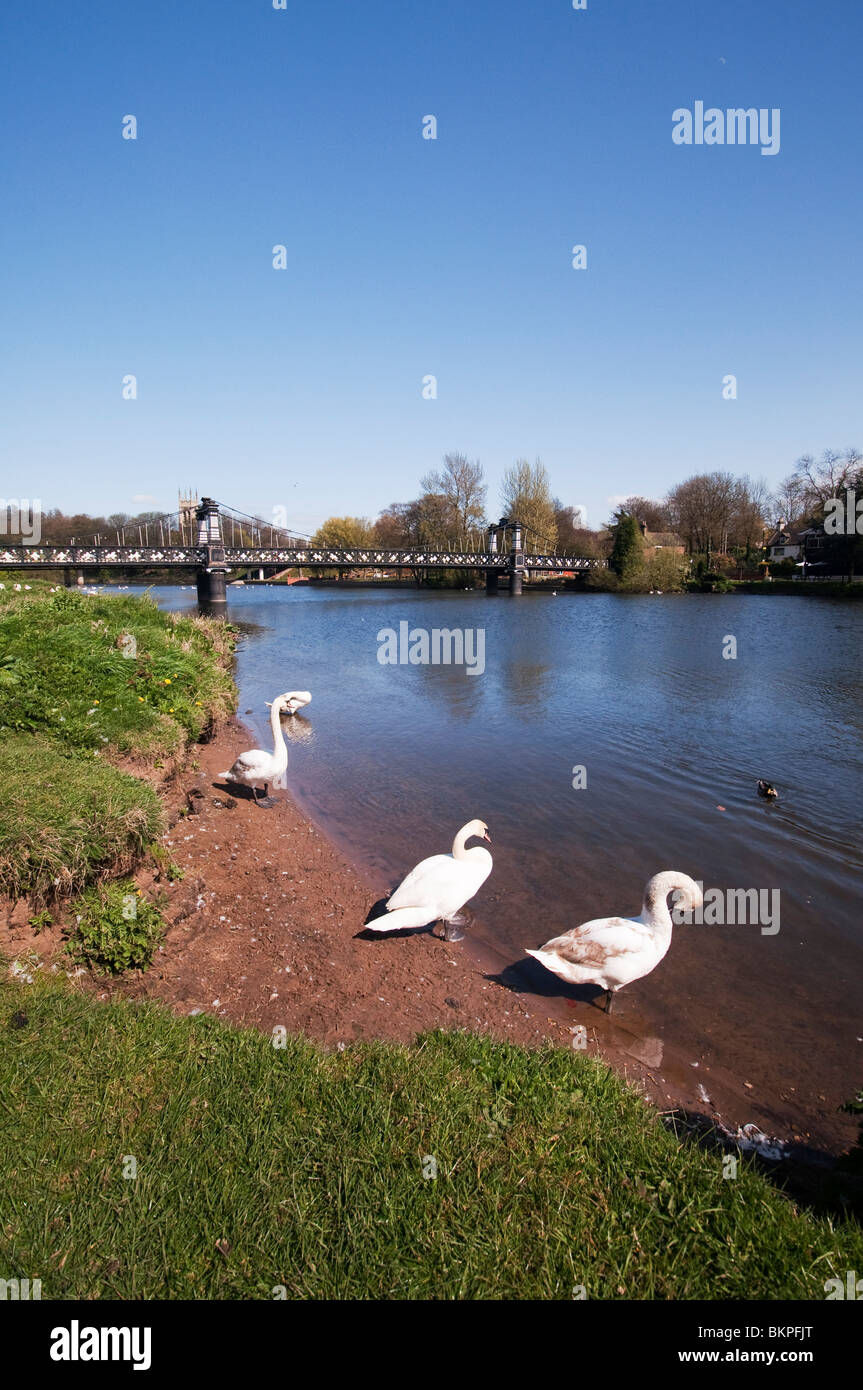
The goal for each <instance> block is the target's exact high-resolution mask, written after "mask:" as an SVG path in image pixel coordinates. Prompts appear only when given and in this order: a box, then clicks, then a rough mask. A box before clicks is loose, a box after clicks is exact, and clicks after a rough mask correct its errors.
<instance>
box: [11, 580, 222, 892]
mask: <svg viewBox="0 0 863 1390" xmlns="http://www.w3.org/2000/svg"><path fill="white" fill-rule="evenodd" d="M231 650H232V641H231V634H230V631H229V630H227V629H226V628H225V626H224V624H221V623H218V622H213V621H211V620H207V619H203V618H197V617H178V616H175V615H173V614H167V613H163V612H161V611H160V610H159V609H158V607H157V606H156V604H155V603H153V602H152V601H151V600H149V599H148V598H135V597H130V596H125V595H124V596H118V597H115V598H107V597H101V596H93V597H89V596H87V595H85V594H79V593H74V592H72V593H70V592H67V591H66V590H62V589H60V590H57V591H56V592H54V593H51V592H50V590H49V589H48V588H47V586H42V587H41V588H40V587H38V586H34V588H33V589H32V590H31V591H30V592H25V591H23V590H22V592H20V593H15V592H14V591H13V590H11V589H10V588H9V587H7V588H6V589H5V590H3V591H2V592H0V777H2V779H3V784H4V789H5V793H6V794H5V797H4V800H3V804H2V808H0V889H2V891H3V892H5V893H7V894H9V895H11V896H18V895H21V894H25V893H26V894H30V895H31V896H32V897H33V898H34V900H36V901H40V900H44V899H46V898H48V897H49V896H51V895H52V894H55V893H68V892H71V891H73V890H76V889H78V888H81V887H83V886H84V885H85V884H87V883H88V882H92V881H94V880H96V879H99V878H101V877H105V876H107V875H110V874H116V873H119V872H122V871H124V870H125V869H126V868H127V867H128V866H129V865H130V864H131V863H133V862H134V860H135V859H136V857H137V856H139V855H140V854H141V852H142V851H143V849H144V846H145V845H146V844H147V843H148V842H149V841H151V840H152V839H153V838H154V837H155V836H156V835H157V834H158V833H159V832H160V830H161V828H162V813H161V807H160V803H159V798H158V796H157V794H156V792H155V791H154V789H153V785H152V784H153V783H158V781H159V780H160V776H161V775H162V774H163V773H164V770H165V768H166V766H167V765H168V764H169V763H170V760H172V759H175V758H176V757H178V756H179V755H181V754H182V753H183V751H184V750H185V748H186V747H187V745H188V744H189V743H191V742H193V741H194V740H196V739H197V738H199V737H200V736H201V734H202V733H203V732H204V731H205V730H206V729H207V727H208V726H210V725H212V723H213V722H214V721H215V720H217V719H219V718H223V717H225V716H226V715H228V714H229V713H231V712H232V710H233V707H234V694H235V691H234V685H233V680H232V677H231V674H230V660H231ZM134 774H140V775H134ZM145 777H146V778H149V781H147V780H144V778H145Z"/></svg>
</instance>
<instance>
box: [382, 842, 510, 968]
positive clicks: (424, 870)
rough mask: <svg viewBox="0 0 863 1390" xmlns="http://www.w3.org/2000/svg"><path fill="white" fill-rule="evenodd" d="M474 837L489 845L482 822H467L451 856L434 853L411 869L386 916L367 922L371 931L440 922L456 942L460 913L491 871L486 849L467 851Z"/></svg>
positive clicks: (447, 936) (388, 906) (394, 895)
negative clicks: (469, 841) (468, 844)
mask: <svg viewBox="0 0 863 1390" xmlns="http://www.w3.org/2000/svg"><path fill="white" fill-rule="evenodd" d="M474 836H476V838H477V839H483V840H487V841H488V843H489V844H491V836H490V835H489V833H488V826H487V825H486V823H485V821H481V820H471V821H468V823H467V825H463V826H462V828H461V830H460V831H459V832H458V834H457V835H456V837H455V839H454V840H453V843H452V853H451V854H433V855H432V856H431V858H429V859H423V860H422V861H421V863H419V864H417V866H416V868H415V869H411V871H410V873H409V874H408V876H407V878H405V879H403V880H402V882H401V883H400V884H399V886H398V888H397V889H396V891H395V892H394V893H393V894H392V895H391V897H390V899H389V901H388V903H387V910H386V915H385V916H383V917H376V918H375V919H374V921H372V922H369V923H368V926H369V928H370V930H371V931H398V930H399V929H400V928H402V927H425V926H428V924H429V923H430V922H441V921H442V922H444V923H445V935H446V938H447V940H449V941H457V940H459V939H460V937H461V935H462V933H461V932H460V931H459V927H460V926H462V925H463V923H464V919H463V918H462V917H461V915H460V910H461V908H463V907H464V905H465V903H466V902H469V901H470V899H471V898H472V897H473V896H474V894H476V893H478V892H479V890H480V888H481V887H482V885H483V884H484V883H485V881H486V879H487V878H488V876H489V874H490V873H491V868H492V857H491V855H490V854H489V852H488V850H487V849H484V848H483V846H482V845H474V846H473V847H472V848H471V849H468V848H467V842H468V840H470V839H472V838H473V837H474Z"/></svg>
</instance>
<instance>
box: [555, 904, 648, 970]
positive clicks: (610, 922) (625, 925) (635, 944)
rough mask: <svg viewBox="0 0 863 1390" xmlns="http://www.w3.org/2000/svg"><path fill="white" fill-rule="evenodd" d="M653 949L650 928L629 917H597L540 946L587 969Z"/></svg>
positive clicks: (597, 968)
mask: <svg viewBox="0 0 863 1390" xmlns="http://www.w3.org/2000/svg"><path fill="white" fill-rule="evenodd" d="M653 949H655V945H654V935H653V932H651V931H650V930H649V929H648V928H647V927H645V926H643V925H642V924H641V923H640V922H636V921H633V919H632V918H629V917H597V918H595V919H594V921H592V922H584V923H583V924H582V925H581V926H580V927H573V929H572V931H568V932H564V933H563V935H562V936H555V937H552V939H551V941H546V943H545V945H544V946H541V947H540V950H541V951H542V952H544V953H545V952H547V953H548V954H550V955H555V956H558V957H559V958H560V959H561V960H563V961H566V963H567V964H568V965H576V966H580V967H581V968H582V969H588V970H604V969H606V968H607V966H608V965H609V963H610V962H611V961H612V959H615V958H616V960H617V962H618V963H620V964H623V959H622V958H625V957H627V956H635V955H640V954H641V953H642V952H643V951H646V950H653ZM624 968H625V966H624Z"/></svg>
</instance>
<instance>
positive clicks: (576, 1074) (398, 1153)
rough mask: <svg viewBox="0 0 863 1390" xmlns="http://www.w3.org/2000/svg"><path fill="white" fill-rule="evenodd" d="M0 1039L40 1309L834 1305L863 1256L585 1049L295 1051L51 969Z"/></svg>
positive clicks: (856, 1238)
mask: <svg viewBox="0 0 863 1390" xmlns="http://www.w3.org/2000/svg"><path fill="white" fill-rule="evenodd" d="M0 1038H2V1044H3V1045H2V1047H0V1185H2V1189H3V1191H2V1200H0V1276H2V1277H13V1276H16V1275H17V1276H18V1277H21V1278H23V1277H30V1278H37V1277H38V1278H41V1279H42V1281H43V1298H59V1299H68V1298H126V1299H128V1298H261V1299H268V1298H271V1297H273V1290H274V1289H276V1288H278V1287H279V1286H283V1287H284V1289H285V1290H286V1293H287V1296H288V1297H289V1298H296V1297H300V1298H376V1299H393V1298H396V1299H398V1298H474V1299H476V1298H480V1299H481V1298H517V1299H526V1298H540V1299H548V1298H553V1299H554V1298H560V1299H570V1298H572V1296H573V1289H575V1288H576V1287H577V1286H579V1285H583V1286H584V1288H585V1291H586V1295H587V1297H588V1298H621V1297H628V1298H644V1299H648V1298H660V1299H670V1298H677V1299H694V1298H707V1299H724V1298H733V1299H764V1298H766V1299H776V1298H793V1299H801V1298H816V1299H821V1298H823V1297H824V1293H823V1285H824V1281H825V1280H826V1279H828V1278H830V1277H833V1276H839V1277H842V1278H844V1276H845V1272H846V1271H847V1270H849V1269H858V1270H859V1269H861V1268H863V1232H861V1229H860V1227H859V1226H857V1225H856V1224H854V1223H853V1222H850V1221H849V1222H848V1223H847V1224H845V1223H843V1224H839V1225H831V1223H830V1221H829V1220H827V1219H825V1218H821V1217H815V1216H813V1215H811V1214H809V1213H807V1212H803V1213H800V1214H798V1213H797V1212H795V1209H794V1207H793V1206H792V1204H791V1202H790V1201H789V1200H788V1199H787V1198H786V1197H784V1196H783V1195H782V1194H781V1193H779V1192H777V1191H776V1190H775V1189H774V1188H773V1187H771V1186H770V1185H769V1184H768V1183H767V1182H766V1181H765V1180H764V1179H763V1178H762V1177H761V1176H759V1174H758V1173H757V1172H755V1171H753V1170H752V1169H751V1168H750V1167H749V1166H748V1165H747V1164H746V1163H745V1162H743V1161H742V1160H741V1163H740V1168H739V1173H738V1177H737V1178H736V1179H734V1180H729V1179H723V1176H722V1158H721V1155H719V1154H718V1153H716V1154H714V1153H711V1152H707V1151H705V1150H704V1149H701V1148H698V1147H696V1146H693V1145H690V1144H686V1143H683V1142H682V1141H678V1139H676V1138H675V1137H674V1136H673V1135H672V1134H669V1133H668V1131H667V1130H666V1129H664V1128H663V1126H662V1125H661V1123H660V1122H659V1120H658V1119H657V1117H656V1116H655V1114H654V1113H653V1112H652V1111H651V1110H650V1109H649V1108H648V1107H647V1106H645V1105H644V1104H642V1102H641V1101H640V1100H639V1099H638V1097H637V1096H636V1095H635V1094H634V1093H633V1092H632V1091H631V1090H629V1089H628V1088H627V1087H626V1086H625V1085H624V1083H623V1082H622V1081H620V1080H619V1079H618V1078H616V1077H615V1076H614V1075H613V1073H611V1072H610V1071H609V1070H608V1069H607V1068H605V1067H604V1066H603V1065H602V1064H601V1063H598V1062H596V1061H595V1060H593V1059H590V1058H586V1057H584V1056H582V1055H579V1054H576V1053H574V1052H567V1051H564V1050H562V1049H547V1050H544V1051H540V1052H529V1051H526V1050H523V1049H520V1048H517V1047H515V1046H511V1045H507V1044H492V1043H490V1042H487V1041H484V1040H480V1039H477V1038H474V1037H471V1036H470V1035H467V1034H444V1033H433V1034H430V1035H428V1036H426V1037H425V1038H424V1039H422V1040H421V1041H420V1042H419V1043H418V1044H417V1045H415V1046H413V1047H407V1048H406V1047H399V1046H395V1045H384V1044H377V1045H364V1046H361V1047H357V1048H349V1049H347V1050H345V1051H344V1052H341V1053H339V1052H335V1053H331V1054H326V1053H323V1052H322V1051H320V1050H319V1049H318V1048H316V1047H314V1046H313V1045H311V1044H310V1043H308V1042H307V1041H304V1040H303V1039H301V1038H296V1037H290V1036H288V1037H287V1038H286V1046H285V1047H284V1048H283V1049H279V1048H275V1047H273V1046H272V1043H271V1040H270V1039H268V1038H266V1037H262V1036H260V1035H259V1034H257V1033H254V1032H249V1031H241V1030H238V1029H230V1028H227V1027H225V1026H223V1025H221V1024H220V1023H218V1022H217V1021H216V1020H214V1019H211V1018H207V1017H203V1016H202V1017H199V1018H197V1019H187V1020H177V1019H175V1018H173V1017H172V1016H171V1015H169V1014H168V1013H167V1012H166V1011H164V1010H163V1009H161V1008H159V1007H158V1006H155V1005H132V1004H129V1003H127V1002H123V1003H113V1004H110V1005H106V1004H101V1003H99V1002H98V1001H95V1000H93V999H92V998H89V997H87V996H84V995H81V994H78V993H77V992H75V991H73V990H71V989H70V988H68V987H67V986H66V985H65V983H64V985H63V986H60V985H59V984H58V982H57V980H56V979H44V978H43V977H42V976H41V974H39V973H38V972H37V974H36V978H35V983H34V984H32V985H29V986H24V985H21V984H9V985H5V986H3V987H2V988H0ZM426 1155H430V1156H431V1157H433V1158H434V1159H435V1160H436V1163H437V1177H436V1178H431V1179H424V1177H423V1161H424V1156H426ZM130 1157H132V1158H134V1159H135V1160H136V1163H137V1177H135V1178H134V1179H131V1178H124V1176H123V1172H124V1165H125V1166H126V1170H127V1171H129V1170H130V1166H131V1165H130V1164H129V1158H130ZM427 1166H428V1165H427Z"/></svg>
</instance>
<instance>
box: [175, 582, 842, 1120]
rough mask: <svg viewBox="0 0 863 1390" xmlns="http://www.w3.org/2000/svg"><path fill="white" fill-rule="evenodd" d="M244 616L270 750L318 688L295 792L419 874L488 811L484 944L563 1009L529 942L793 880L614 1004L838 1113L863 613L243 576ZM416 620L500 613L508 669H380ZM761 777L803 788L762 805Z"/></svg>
mask: <svg viewBox="0 0 863 1390" xmlns="http://www.w3.org/2000/svg"><path fill="white" fill-rule="evenodd" d="M156 596H157V597H158V598H159V601H160V602H161V603H162V604H164V605H165V606H169V607H172V608H185V607H187V606H190V607H191V606H193V604H194V599H195V595H194V591H193V590H184V591H180V590H177V589H162V590H157V591H156ZM229 616H230V617H231V618H232V619H233V620H235V621H236V622H238V623H241V624H251V625H254V626H253V627H252V628H250V629H249V630H248V631H247V632H246V635H245V636H244V639H243V641H242V643H241V646H240V650H239V655H238V672H237V674H238V681H239V686H240V692H241V695H240V707H239V708H240V712H241V714H243V717H244V718H245V721H246V722H247V724H249V725H250V727H252V728H253V729H254V730H255V731H256V732H257V733H258V734H259V736H260V739H261V742H262V744H263V746H267V739H268V736H269V725H268V711H267V710H266V708H265V701H266V700H268V699H272V698H273V696H274V695H275V694H277V693H280V692H281V691H283V690H288V689H309V690H311V692H312V695H313V702H312V704H311V705H310V706H309V708H308V710H307V711H306V717H305V718H298V719H297V720H295V721H294V722H293V728H292V730H291V732H292V733H293V734H294V738H293V742H292V746H291V751H290V767H289V774H288V775H289V784H290V787H291V791H292V793H293V794H294V796H295V797H296V798H297V800H298V801H299V803H300V805H301V806H302V807H303V809H305V810H306V811H307V813H308V814H310V815H311V816H312V818H313V819H315V820H316V821H317V822H318V823H319V824H320V825H321V826H322V828H323V829H324V830H325V831H326V832H327V833H328V834H329V835H330V836H331V838H333V839H334V840H336V841H337V842H338V843H339V844H340V845H341V846H342V847H343V848H345V849H347V850H348V851H349V853H350V854H351V856H352V858H353V859H354V860H355V861H357V862H359V863H362V864H363V865H365V866H367V867H369V868H370V869H372V870H373V871H375V873H376V874H377V875H378V876H379V877H380V878H381V880H382V881H384V882H389V883H390V884H392V885H394V884H395V883H396V882H397V881H398V880H399V879H400V878H401V877H402V875H403V874H404V872H405V871H406V870H407V869H409V868H410V867H411V866H412V865H413V864H414V863H416V862H417V861H418V860H419V859H421V858H423V857H424V856H425V855H427V854H432V853H437V852H441V851H445V850H448V849H449V847H450V844H451V841H452V836H453V834H454V832H455V830H457V829H458V827H459V826H460V825H462V824H463V822H465V821H466V820H469V819H471V818H472V817H474V816H479V817H480V818H482V819H483V820H485V821H487V822H488V824H489V826H490V829H491V835H492V840H493V854H494V858H495V866H494V870H493V872H492V875H491V877H490V879H489V880H488V881H487V882H486V884H485V886H484V888H483V889H482V890H481V892H480V894H479V895H478V897H477V898H476V899H475V900H474V903H473V905H472V906H473V910H474V912H475V914H476V919H477V920H476V923H475V925H474V927H473V928H472V929H471V931H470V933H469V944H473V945H474V946H475V947H476V948H477V949H482V950H484V951H485V952H486V958H487V959H489V960H493V961H494V962H496V964H497V966H498V968H499V969H501V970H502V971H503V973H504V978H507V977H509V979H510V981H511V982H514V983H515V987H517V988H519V987H521V988H524V989H525V990H529V991H531V992H532V994H531V997H534V998H535V997H536V995H537V994H539V995H540V996H545V997H544V998H543V999H542V1007H543V1009H544V1010H545V1011H546V1012H552V1011H553V1008H554V1007H555V1006H556V1007H557V1008H558V1011H559V1010H560V1008H561V1001H562V1000H564V998H565V997H568V998H569V999H570V1000H573V999H575V998H576V997H577V992H574V991H572V990H571V989H569V988H568V987H567V986H564V985H563V984H561V983H560V982H558V981H557V980H556V979H554V977H550V976H547V975H546V973H545V972H544V971H543V970H542V968H541V967H540V966H538V965H536V964H535V963H533V962H530V963H528V964H524V957H523V948H524V947H525V946H537V945H539V944H540V943H542V942H543V941H545V940H547V939H548V938H549V937H551V936H554V935H555V934H558V933H560V932H562V931H565V930H567V929H568V928H570V927H572V926H575V925H577V924H578V923H579V922H583V921H586V920H588V919H589V918H592V917H597V916H607V915H615V914H622V915H635V914H637V913H638V912H639V910H640V906H641V899H642V892H643V889H644V885H645V883H646V881H647V879H649V878H650V877H651V875H652V874H654V873H657V872H659V871H660V870H663V869H678V870H682V871H683V872H684V873H686V874H688V875H690V877H692V878H694V879H696V880H700V881H702V882H703V883H704V885H705V887H706V888H718V889H721V890H723V891H724V890H727V889H750V888H755V889H758V890H767V892H768V894H770V895H771V896H770V897H769V898H767V899H766V900H765V901H769V902H770V903H772V904H775V903H776V902H777V901H778V903H779V907H780V916H779V930H778V931H773V930H772V927H773V926H774V925H775V922H774V923H770V924H768V926H769V928H770V929H769V930H767V931H763V930H762V927H761V926H760V925H758V924H755V925H734V926H732V925H683V926H680V927H677V928H676V929H675V933H674V939H673V941H672V945H671V949H670V951H669V953H668V955H667V956H666V958H665V960H664V961H663V962H662V963H661V964H660V966H659V967H658V968H657V969H656V971H655V972H654V973H653V974H652V975H650V976H649V977H647V978H646V979H644V980H641V981H639V982H637V983H636V984H634V985H632V986H630V987H629V988H627V989H626V991H625V992H624V994H622V995H621V996H620V997H619V999H618V1001H617V1002H616V1005H615V1009H616V1012H617V1011H619V1012H621V1013H622V1014H623V1016H624V1026H625V1025H626V1020H627V1017H628V1018H629V1020H630V1024H631V1027H632V1029H633V1032H634V1034H636V1035H638V1036H639V1037H641V1038H644V1037H648V1038H649V1039H650V1040H651V1041H652V1043H653V1044H657V1043H658V1044H659V1045H660V1054H659V1055H661V1049H662V1048H663V1047H666V1048H670V1049H673V1050H674V1051H675V1053H676V1055H678V1056H679V1057H683V1058H686V1057H689V1056H691V1059H692V1062H694V1061H698V1062H699V1066H701V1067H702V1068H711V1069H712V1072H713V1074H714V1075H718V1074H722V1075H725V1076H727V1077H729V1078H732V1077H733V1078H735V1080H736V1081H737V1082H738V1083H739V1084H740V1085H746V1084H747V1082H748V1083H749V1089H750V1090H751V1091H753V1092H758V1093H760V1104H761V1109H760V1111H759V1113H761V1114H767V1115H768V1116H771V1115H772V1116H773V1117H774V1118H777V1123H778V1122H783V1123H785V1125H786V1128H787V1127H791V1128H793V1127H795V1126H799V1128H800V1131H801V1133H802V1134H803V1135H804V1137H805V1136H806V1135H807V1134H808V1133H811V1134H813V1135H814V1134H815V1133H816V1132H817V1130H818V1115H819V1114H820V1115H821V1116H822V1118H823V1119H824V1121H825V1126H826V1128H827V1129H829V1128H830V1125H829V1117H830V1115H831V1114H834V1113H835V1111H836V1107H837V1106H838V1105H839V1104H840V1103H841V1102H842V1101H843V1100H847V1099H848V1098H849V1097H850V1095H851V1094H852V1093H853V1091H854V1090H855V1089H856V1088H857V1087H858V1086H859V1085H860V1084H861V1082H863V1041H861V1035H863V1026H861V1018H860V1010H859V999H860V987H861V982H863V913H861V884H863V852H861V847H863V834H862V833H861V832H863V795H861V793H863V605H851V604H842V603H840V602H833V601H830V600H817V599H806V598H795V597H763V596H752V597H740V596H736V595H729V596H721V595H705V596H695V595H682V596H672V595H663V596H661V597H660V596H649V595H645V596H643V597H626V598H624V597H618V596H615V595H604V594H560V595H559V596H557V597H552V596H551V595H550V594H548V593H543V594H541V595H540V594H526V595H524V596H523V597H522V598H520V599H510V598H509V597H508V596H505V595H502V596H501V597H498V598H495V599H489V598H486V596H485V594H484V593H466V592H461V593H459V592H440V591H438V592H435V591H416V590H388V589H381V590H372V589H363V588H357V589H354V588H351V589H350V590H347V591H345V592H342V591H340V590H339V589H338V588H336V587H329V588H327V587H316V586H309V587H305V586H295V587H292V588H284V587H279V586H271V587H270V586H267V587H263V586H262V587H257V586H256V587H248V588H245V589H241V588H238V589H230V590H229ZM401 622H406V623H408V624H409V626H410V629H424V630H426V631H431V630H432V629H435V628H449V629H453V628H460V629H470V630H473V631H476V630H477V629H481V630H482V631H483V632H484V644H485V653H484V656H485V669H484V670H483V671H482V673H481V674H480V673H476V674H471V673H470V672H469V670H468V669H467V668H466V667H464V666H462V667H458V666H447V665H431V664H430V665H410V664H405V665H389V664H381V662H380V661H379V659H378V654H379V649H380V646H381V644H380V642H379V640H378V634H379V633H380V632H381V631H382V630H384V629H392V630H394V631H395V632H398V631H399V624H400V623H401ZM731 637H733V638H734V639H735V642H736V652H737V654H736V657H734V658H726V657H724V656H723V651H729V649H730V648H731V644H730V643H729V641H728V639H729V638H731ZM245 711H251V713H244V712H245ZM575 767H583V768H584V769H585V776H586V786H584V787H580V788H579V789H575V788H574V787H573V780H574V778H573V769H574V768H575ZM761 777H763V778H766V779H768V780H769V781H771V782H773V783H774V784H775V785H776V786H777V787H778V789H779V793H780V796H779V800H778V801H776V802H773V803H767V802H765V801H763V800H762V799H760V798H759V797H758V796H757V794H756V782H757V780H758V778H761ZM576 780H584V778H576ZM777 891H778V893H779V898H778V900H777V899H776V897H775V893H776V892H777ZM360 925H361V924H360V923H358V924H357V927H358V928H359V926H360ZM762 925H763V924H762ZM519 961H521V962H522V966H520V967H518V969H517V971H516V973H515V974H512V973H511V971H510V967H512V966H515V965H516V963H517V962H519ZM519 980H521V981H522V985H521V986H519V984H518V981H519ZM589 994H590V991H588V995H589ZM587 1012H588V1013H589V1014H591V1015H595V1014H596V1011H595V1010H590V1009H588V1011H587ZM583 1014H584V1009H581V1010H580V1012H579V1014H578V1015H574V1014H573V1012H572V1006H571V1004H570V1006H569V1015H568V1016H569V1019H570V1021H571V1020H572V1018H573V1016H578V1017H581V1016H582V1015H583ZM612 1018H615V1015H613V1016H612ZM691 1064H692V1063H691V1062H690V1063H689V1065H691ZM705 1074H706V1072H705V1071H704V1070H702V1072H701V1073H700V1075H702V1076H704V1075H705ZM807 1126H808V1127H809V1128H808V1129H807Z"/></svg>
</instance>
